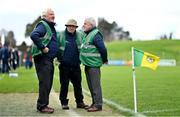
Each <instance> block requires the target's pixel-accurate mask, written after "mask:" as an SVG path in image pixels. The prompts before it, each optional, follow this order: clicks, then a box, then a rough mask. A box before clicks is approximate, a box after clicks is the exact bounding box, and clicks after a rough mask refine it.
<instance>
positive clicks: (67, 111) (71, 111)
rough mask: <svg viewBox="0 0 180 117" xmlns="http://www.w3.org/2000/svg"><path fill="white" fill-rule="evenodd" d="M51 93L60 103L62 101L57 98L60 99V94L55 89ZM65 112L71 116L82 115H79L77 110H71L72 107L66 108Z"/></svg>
mask: <svg viewBox="0 0 180 117" xmlns="http://www.w3.org/2000/svg"><path fill="white" fill-rule="evenodd" d="M51 94H52V96H53V97H54V99H55V100H56V101H57V103H58V104H59V103H60V102H59V101H58V100H57V99H59V96H58V95H57V93H56V92H55V91H54V89H52V90H51ZM65 112H66V113H67V114H68V115H69V116H71V117H74V116H76V117H77V116H78V117H80V115H79V114H78V113H77V112H75V111H73V110H71V109H69V110H65Z"/></svg>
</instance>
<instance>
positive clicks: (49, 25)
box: [30, 9, 58, 113]
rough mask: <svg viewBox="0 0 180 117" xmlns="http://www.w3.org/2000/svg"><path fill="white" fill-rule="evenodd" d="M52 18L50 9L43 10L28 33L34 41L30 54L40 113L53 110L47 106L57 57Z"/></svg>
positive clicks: (53, 17)
mask: <svg viewBox="0 0 180 117" xmlns="http://www.w3.org/2000/svg"><path fill="white" fill-rule="evenodd" d="M54 19H55V15H54V11H53V10H52V9H46V10H44V11H43V12H42V20H41V21H40V22H39V23H38V24H37V25H36V27H35V29H34V30H33V31H32V33H31V35H30V37H31V39H32V41H33V43H34V44H33V46H32V56H33V58H34V62H35V68H36V73H37V76H38V80H39V97H38V100H37V110H38V111H39V112H41V113H53V112H54V109H53V108H50V107H48V104H49V94H50V91H51V88H52V83H53V75H54V65H53V60H54V58H55V57H57V51H58V44H57V37H56V30H55V27H54V26H55V22H54Z"/></svg>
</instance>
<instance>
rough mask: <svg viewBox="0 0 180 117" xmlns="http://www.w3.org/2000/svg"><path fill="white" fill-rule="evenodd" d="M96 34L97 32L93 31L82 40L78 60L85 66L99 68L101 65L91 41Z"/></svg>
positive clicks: (100, 59) (96, 50)
mask: <svg viewBox="0 0 180 117" xmlns="http://www.w3.org/2000/svg"><path fill="white" fill-rule="evenodd" d="M97 33H100V32H99V30H98V29H94V30H92V31H91V32H90V33H89V34H88V35H86V36H84V38H83V41H82V45H81V51H80V60H81V63H82V64H84V65H86V66H90V67H101V66H102V64H103V62H102V58H101V55H100V53H99V51H98V49H97V48H96V46H95V45H93V40H94V37H95V35H96V34H97ZM100 34H101V33H100ZM101 35H102V34H101Z"/></svg>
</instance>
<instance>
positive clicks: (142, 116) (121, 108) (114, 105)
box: [83, 89, 145, 117]
mask: <svg viewBox="0 0 180 117" xmlns="http://www.w3.org/2000/svg"><path fill="white" fill-rule="evenodd" d="M83 92H84V93H86V94H88V95H90V93H89V91H87V90H85V89H83ZM103 101H104V102H105V103H106V104H108V105H112V106H113V107H115V108H116V109H118V110H120V111H124V112H129V113H131V114H133V115H136V116H138V117H145V115H143V114H142V113H136V114H135V113H134V111H133V110H131V109H128V108H124V107H122V106H120V105H118V104H116V103H115V102H113V101H110V100H108V99H105V98H103Z"/></svg>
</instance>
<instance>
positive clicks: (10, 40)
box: [5, 31, 16, 48]
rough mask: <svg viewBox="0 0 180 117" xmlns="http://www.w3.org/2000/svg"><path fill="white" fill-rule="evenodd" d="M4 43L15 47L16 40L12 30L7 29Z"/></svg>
mask: <svg viewBox="0 0 180 117" xmlns="http://www.w3.org/2000/svg"><path fill="white" fill-rule="evenodd" d="M5 45H6V46H9V47H12V48H14V47H16V40H15V38H14V32H13V31H9V32H8V33H7V36H5Z"/></svg>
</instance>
